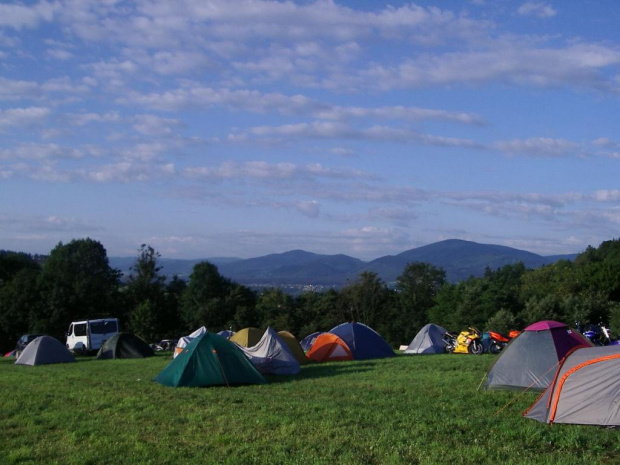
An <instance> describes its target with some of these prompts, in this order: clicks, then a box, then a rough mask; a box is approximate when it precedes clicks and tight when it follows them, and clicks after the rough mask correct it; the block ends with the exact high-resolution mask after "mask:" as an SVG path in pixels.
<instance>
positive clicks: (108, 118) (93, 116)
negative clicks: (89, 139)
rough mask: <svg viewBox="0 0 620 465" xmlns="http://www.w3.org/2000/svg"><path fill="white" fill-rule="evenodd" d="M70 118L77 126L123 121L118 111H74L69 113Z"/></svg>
mask: <svg viewBox="0 0 620 465" xmlns="http://www.w3.org/2000/svg"><path fill="white" fill-rule="evenodd" d="M67 117H68V119H69V120H70V121H71V122H72V123H73V124H75V125H76V126H84V125H86V124H89V123H118V122H120V121H121V117H120V114H119V113H118V112H117V111H109V112H107V113H72V114H69V115H67Z"/></svg>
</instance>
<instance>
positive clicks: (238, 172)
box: [183, 161, 373, 181]
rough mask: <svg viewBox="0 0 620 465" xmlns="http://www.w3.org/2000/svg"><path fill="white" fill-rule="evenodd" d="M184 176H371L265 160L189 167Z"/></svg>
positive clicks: (219, 177) (257, 177)
mask: <svg viewBox="0 0 620 465" xmlns="http://www.w3.org/2000/svg"><path fill="white" fill-rule="evenodd" d="M183 174H184V176H186V177H187V178H195V179H213V180H224V179H257V180H265V181H270V180H295V179H297V180H299V179H319V178H323V179H372V177H373V176H372V175H369V174H367V173H364V172H362V171H359V170H350V169H330V168H325V167H324V166H322V165H320V164H309V165H296V164H294V163H288V162H285V163H267V162H264V161H252V162H245V163H238V162H234V161H229V162H224V163H222V164H221V165H220V166H215V167H207V166H200V167H192V168H186V169H185V170H183Z"/></svg>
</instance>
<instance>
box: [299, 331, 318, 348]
mask: <svg viewBox="0 0 620 465" xmlns="http://www.w3.org/2000/svg"><path fill="white" fill-rule="evenodd" d="M320 334H323V331H317V332H316V333H312V334H308V335H307V336H306V337H304V338H303V339H302V340H301V341H299V345H300V346H301V348H302V349H304V350H305V351H306V352H308V351H309V350H310V348H311V347H312V344H314V340H315V339H316V338H317V337H319V335H320Z"/></svg>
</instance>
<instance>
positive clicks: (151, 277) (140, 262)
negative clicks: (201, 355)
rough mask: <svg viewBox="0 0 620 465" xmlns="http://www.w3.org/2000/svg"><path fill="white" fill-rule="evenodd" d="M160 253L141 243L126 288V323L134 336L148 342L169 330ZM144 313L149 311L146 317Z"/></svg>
mask: <svg viewBox="0 0 620 465" xmlns="http://www.w3.org/2000/svg"><path fill="white" fill-rule="evenodd" d="M159 258H160V254H159V252H157V251H155V249H153V248H152V247H151V246H149V245H146V244H142V245H141V246H140V249H138V256H137V257H136V261H135V262H134V265H133V266H132V267H131V274H130V275H129V278H128V279H127V285H126V286H125V295H126V299H127V301H128V306H129V309H128V311H129V318H128V320H129V323H130V325H131V329H132V331H133V332H135V333H136V334H137V335H139V336H140V337H142V338H143V339H145V340H147V341H159V340H160V339H162V338H163V337H164V336H166V333H167V331H168V330H169V324H170V317H169V315H167V312H168V311H169V310H171V309H170V308H169V307H168V306H167V305H166V292H165V281H166V277H165V276H164V275H163V274H161V273H160V271H161V267H160V266H158V263H157V262H158V260H159ZM146 312H150V314H149V315H147V314H146Z"/></svg>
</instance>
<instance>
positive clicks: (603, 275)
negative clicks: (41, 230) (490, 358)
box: [0, 238, 620, 352]
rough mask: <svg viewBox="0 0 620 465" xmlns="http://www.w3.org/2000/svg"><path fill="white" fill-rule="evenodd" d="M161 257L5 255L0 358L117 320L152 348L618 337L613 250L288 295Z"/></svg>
mask: <svg viewBox="0 0 620 465" xmlns="http://www.w3.org/2000/svg"><path fill="white" fill-rule="evenodd" d="M159 259H160V254H159V253H158V252H157V251H156V250H154V249H153V248H152V247H151V246H149V245H147V244H142V245H141V246H140V248H139V249H138V251H137V254H136V259H135V262H134V264H133V266H132V267H131V273H130V275H129V276H128V277H127V278H126V279H122V276H121V273H120V272H119V271H118V270H115V269H113V268H111V267H110V265H109V261H108V257H107V253H106V250H105V248H104V247H103V245H102V244H101V243H99V242H98V241H96V240H93V239H90V238H86V239H76V240H72V241H71V242H69V243H67V244H63V243H59V244H58V245H57V246H56V247H55V248H54V249H53V250H52V251H51V252H50V254H49V256H48V257H46V258H45V259H43V260H42V259H41V257H40V256H34V257H33V256H31V255H29V254H25V253H18V252H10V251H0V350H2V352H5V351H8V350H10V349H12V348H13V347H14V346H15V342H16V340H17V338H18V337H19V336H20V335H21V334H25V333H45V334H49V335H52V336H54V337H56V338H58V339H60V340H61V341H64V332H65V331H66V330H67V328H68V326H69V323H70V322H71V321H76V320H84V319H87V318H101V317H117V318H119V319H120V320H121V326H122V329H123V330H125V331H131V332H133V333H135V334H137V335H139V336H140V337H142V338H143V339H145V340H146V341H148V342H156V341H159V340H161V339H176V338H179V337H180V336H182V335H185V334H188V333H189V332H191V331H193V330H194V329H196V328H198V327H200V326H206V327H207V328H208V329H209V330H211V331H219V330H222V329H229V328H230V329H233V330H238V329H241V328H245V327H248V326H254V327H259V328H266V327H267V326H271V327H273V328H275V329H277V330H288V331H291V332H292V333H293V334H295V335H296V336H297V337H299V338H302V337H304V336H305V335H307V334H310V333H312V332H315V331H327V330H329V329H330V328H332V327H334V326H336V325H337V324H340V323H342V322H345V321H358V322H362V323H365V324H367V325H369V326H370V327H372V328H374V329H375V330H376V331H378V332H379V333H380V334H381V335H382V336H383V337H384V338H385V339H386V340H387V341H388V343H390V344H391V345H392V346H393V347H398V346H399V345H400V344H407V343H408V342H409V341H411V339H412V338H413V337H414V336H415V334H416V333H417V332H418V330H419V329H420V328H421V327H422V326H423V325H425V324H426V323H429V322H432V323H436V324H439V325H442V326H444V327H446V328H448V329H449V330H452V331H460V330H461V329H464V328H466V327H467V326H469V325H473V326H477V327H479V328H480V329H483V330H486V329H492V330H495V331H500V332H507V331H508V330H510V329H522V328H523V327H524V326H526V325H528V324H530V323H532V322H535V321H539V320H544V319H554V320H559V321H563V322H565V323H568V324H569V325H571V326H573V325H574V324H575V322H577V321H578V322H580V323H582V324H587V323H604V324H607V325H611V329H612V331H614V332H615V333H616V334H617V333H618V332H620V240H616V239H614V240H610V241H606V242H603V243H602V244H601V245H600V246H599V247H598V248H593V247H588V249H587V250H586V251H585V252H583V253H582V254H580V255H579V256H578V257H577V258H576V259H575V261H565V260H561V261H558V262H557V263H555V264H552V265H547V266H544V267H542V268H538V269H534V270H532V269H526V268H525V266H524V265H523V264H522V263H518V264H514V265H507V266H504V267H503V268H500V269H496V270H491V269H487V270H486V271H485V274H484V276H482V277H470V278H469V279H467V280H465V281H462V282H459V283H449V282H447V281H446V273H445V271H444V270H443V269H441V268H437V267H435V266H433V265H431V264H429V263H410V264H408V265H407V266H406V267H405V268H404V269H403V272H402V274H401V275H400V276H399V277H398V278H397V281H396V284H395V286H391V287H390V286H388V285H387V284H386V283H385V282H383V280H382V279H381V278H380V277H379V276H378V275H377V274H376V273H372V272H363V273H361V274H360V275H359V276H358V277H357V278H356V279H355V280H353V281H352V282H350V283H348V284H347V285H345V286H344V287H342V288H341V289H339V290H335V289H333V290H329V291H326V292H321V293H319V292H312V291H309V292H305V293H302V294H301V295H299V296H291V295H288V294H286V293H284V292H283V291H281V290H280V289H277V288H268V289H264V290H262V291H260V292H257V291H254V290H252V289H251V288H249V287H247V286H244V285H241V284H238V283H235V282H233V281H232V280H230V279H228V278H226V277H224V276H222V275H221V274H220V273H219V271H218V269H217V267H216V266H215V265H213V264H212V263H209V262H207V261H205V262H201V263H199V264H197V265H195V267H194V268H193V271H192V274H191V275H190V278H189V281H187V282H186V281H184V280H181V279H179V278H178V277H176V276H174V277H172V278H171V279H170V280H168V278H167V277H166V276H165V275H164V274H162V272H161V267H160V266H159V264H158V260H159Z"/></svg>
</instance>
